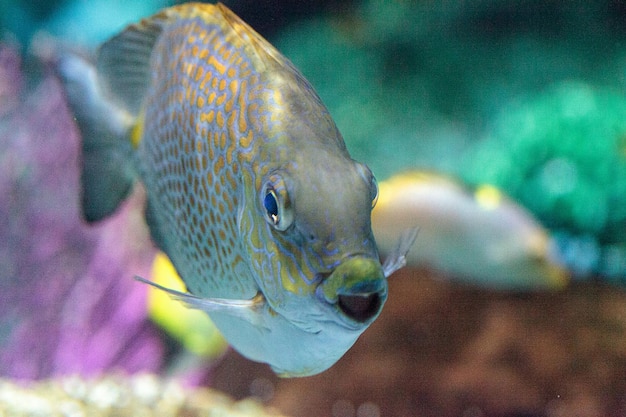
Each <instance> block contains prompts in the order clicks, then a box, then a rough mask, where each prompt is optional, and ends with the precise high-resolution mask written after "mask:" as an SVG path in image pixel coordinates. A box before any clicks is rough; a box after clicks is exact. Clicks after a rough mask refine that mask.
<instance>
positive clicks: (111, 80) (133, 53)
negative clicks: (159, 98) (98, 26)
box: [96, 14, 165, 117]
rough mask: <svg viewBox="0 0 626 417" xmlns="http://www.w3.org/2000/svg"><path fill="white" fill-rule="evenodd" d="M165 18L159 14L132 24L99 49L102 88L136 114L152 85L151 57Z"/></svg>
mask: <svg viewBox="0 0 626 417" xmlns="http://www.w3.org/2000/svg"><path fill="white" fill-rule="evenodd" d="M164 18H165V16H164V15H163V14H157V15H155V16H153V17H152V18H149V19H143V20H142V21H141V22H139V23H137V24H133V25H130V26H128V27H127V28H126V29H125V30H124V31H122V32H121V33H120V34H118V35H117V36H115V37H113V38H111V39H110V40H108V41H107V42H105V43H104V44H103V45H102V46H101V47H100V49H99V51H98V59H97V62H96V68H97V70H98V82H99V87H100V90H101V91H102V93H103V94H104V95H105V96H106V98H107V99H108V100H110V101H111V102H113V103H115V105H117V106H121V107H122V108H124V109H125V110H126V111H127V112H129V113H130V114H131V115H133V116H135V117H136V116H137V115H138V114H139V109H140V107H141V104H142V101H143V99H144V97H145V95H146V92H147V90H148V87H149V86H150V75H151V72H150V56H151V54H152V49H153V47H154V44H155V43H156V41H157V39H158V38H159V35H160V34H161V31H162V29H163V23H164Z"/></svg>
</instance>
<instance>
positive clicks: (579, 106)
mask: <svg viewBox="0 0 626 417" xmlns="http://www.w3.org/2000/svg"><path fill="white" fill-rule="evenodd" d="M224 3H225V4H226V5H227V6H228V7H230V8H231V9H233V11H235V12H236V13H237V14H239V15H240V16H241V17H242V18H243V19H244V20H245V21H247V22H248V23H249V24H250V25H251V26H252V27H254V28H255V29H256V30H257V31H259V32H260V33H261V34H262V35H263V36H265V37H267V38H268V39H269V40H270V42H271V43H273V44H274V45H275V46H276V47H277V48H278V49H279V50H280V51H281V52H282V53H283V54H284V55H286V56H287V57H288V58H289V59H291V60H292V61H293V62H294V64H295V65H296V67H298V68H299V69H300V70H301V71H302V72H303V73H304V75H305V76H306V77H307V78H308V79H309V80H310V81H311V83H312V84H313V85H314V87H315V88H316V90H317V92H318V93H319V95H320V96H321V98H322V100H323V101H324V103H325V104H326V105H327V107H328V108H329V110H330V112H331V114H332V115H333V117H334V119H335V121H336V123H337V125H338V127H339V129H340V131H341V132H342V134H343V135H344V138H345V140H346V143H347V146H348V148H349V150H350V152H351V154H352V156H353V157H354V158H355V159H357V160H359V161H363V162H365V163H367V164H368V165H369V166H370V168H371V169H372V170H373V172H374V174H375V175H376V176H377V178H378V180H379V182H380V183H381V201H380V202H379V205H380V208H379V209H378V210H380V211H379V213H381V214H380V215H379V216H380V217H381V218H383V219H398V220H397V221H396V222H395V223H394V222H391V223H390V224H387V223H384V222H383V221H382V220H381V222H380V224H381V226H380V228H381V230H380V233H381V235H380V239H379V234H377V239H379V240H380V244H381V250H382V251H383V252H385V249H386V247H385V236H384V232H385V231H387V230H392V229H393V228H394V227H398V224H397V223H398V222H401V221H402V220H406V219H408V220H407V221H412V222H417V223H418V224H419V226H420V227H421V228H422V232H421V234H420V236H419V237H418V243H417V244H416V250H417V253H419V254H424V255H423V256H422V257H420V256H418V255H415V256H416V258H415V259H412V258H411V259H410V261H411V266H410V267H408V268H405V269H404V270H402V271H401V272H399V273H398V274H397V275H394V276H393V277H392V278H391V279H390V295H389V301H388V303H387V305H386V306H385V309H384V310H383V313H382V314H381V316H380V318H379V319H378V320H377V321H376V322H375V323H374V324H373V325H372V327H371V328H370V329H369V330H368V331H366V333H365V334H364V335H363V337H362V338H361V339H360V340H359V341H358V342H357V344H356V345H355V347H354V348H353V349H352V350H350V351H349V352H348V354H346V356H345V357H344V358H343V359H342V360H341V361H340V362H339V363H338V364H337V365H335V366H334V367H332V368H331V369H330V370H329V371H327V372H325V373H323V374H321V375H318V376H315V377H310V378H303V379H295V380H281V379H278V378H276V377H275V376H274V375H273V374H272V373H271V371H269V369H268V368H267V367H266V366H264V365H259V364H254V363H251V362H249V361H247V360H245V359H243V358H241V357H240V356H239V355H238V354H237V353H236V352H233V351H232V350H229V349H227V347H226V345H225V344H224V342H223V340H221V338H220V336H219V335H218V334H217V333H216V332H215V330H214V329H213V328H212V327H211V326H210V323H207V322H203V321H202V320H203V317H198V316H190V317H186V316H185V317H186V318H185V320H184V321H185V322H186V323H189V326H188V327H185V328H182V329H181V328H179V327H177V326H176V325H172V324H171V323H169V324H168V319H167V316H168V312H170V316H171V314H174V313H171V312H172V311H174V309H175V308H176V307H175V306H172V305H171V304H167V302H168V300H167V299H164V300H154V296H152V295H150V294H147V291H148V289H147V288H146V287H145V286H143V285H139V284H137V283H136V282H135V281H133V280H132V277H133V276H134V275H141V276H145V277H158V276H163V277H164V279H167V277H168V276H171V275H173V272H171V271H169V270H168V269H167V265H165V264H160V263H158V262H155V255H156V251H155V249H154V248H153V247H152V245H151V243H150V240H149V237H148V232H147V230H146V227H145V224H144V223H143V217H142V216H143V214H142V212H141V197H142V196H141V195H140V193H139V194H137V193H136V194H135V195H134V196H133V198H131V199H130V200H129V201H128V202H127V203H126V204H125V206H124V207H123V208H122V210H120V211H119V212H118V213H117V214H116V216H114V217H113V218H111V219H108V220H106V221H105V222H102V223H100V224H98V225H97V226H91V227H88V226H86V225H85V224H83V223H82V222H81V218H80V214H79V206H78V201H79V199H78V196H79V190H78V158H79V156H78V150H79V140H80V138H79V136H78V132H77V131H76V128H75V126H74V124H73V120H72V116H71V115H70V114H69V112H68V110H67V107H66V105H65V102H64V97H63V94H62V92H61V90H60V86H59V84H58V82H57V80H56V79H55V78H54V77H53V76H52V74H51V71H50V69H49V68H48V67H47V66H46V65H45V64H43V63H42V62H41V61H40V60H39V59H38V58H37V56H40V55H41V51H42V50H44V49H46V48H47V47H48V46H47V45H50V42H52V40H53V39H54V42H62V43H63V44H66V45H68V46H71V47H76V48H81V49H83V50H85V51H91V52H93V51H94V50H95V48H96V47H97V45H98V44H99V43H101V42H102V41H104V40H106V39H107V38H108V37H109V36H111V35H113V34H115V33H117V32H118V31H119V30H121V29H122V28H123V27H124V26H125V25H126V24H128V23H130V22H133V21H136V20H138V19H140V18H141V17H145V16H148V15H150V14H152V13H154V12H156V11H157V10H158V9H160V8H162V7H166V6H168V5H172V4H174V3H173V2H171V1H163V0H153V1H146V0H143V1H138V0H133V1H131V0H126V1H124V2H120V1H117V0H116V1H107V0H90V1H86V0H54V1H48V0H46V1H34V0H32V1H13V0H3V1H2V2H1V3H0V42H1V43H0V191H1V193H0V195H2V198H1V199H0V238H1V239H0V376H2V377H6V378H13V379H18V380H38V379H42V378H48V377H57V376H61V375H73V374H79V375H82V376H85V377H93V376H98V375H101V374H102V373H108V372H117V371H120V370H121V371H124V372H127V373H130V374H133V373H136V372H151V373H156V374H159V375H161V376H163V377H175V378H179V379H181V380H183V381H184V383H185V384H187V385H188V386H190V387H193V386H209V387H212V388H215V389H218V390H221V391H223V392H225V393H227V394H229V395H231V396H233V397H235V398H244V397H249V396H253V397H256V398H257V399H258V400H259V401H261V402H263V403H265V404H268V405H271V406H274V407H276V408H277V409H278V410H280V411H281V412H283V413H285V414H288V415H294V416H333V417H355V416H356V417H366V416H367V417H376V416H468V417H469V416H472V417H474V416H475V417H480V416H585V417H586V416H624V415H626V294H625V293H624V288H625V286H626V2H624V1H622V0H593V1H582V0H565V1H533V0H517V1H507V2H501V1H496V0H474V1H447V0H445V1H439V2H435V1H430V0H390V1H383V0H361V1H357V0H354V1H339V0H332V1H312V0H306V1H305V0H302V1H299V0H292V1H285V0H273V1H269V0H267V1H251V0H241V1H235V0H232V1H224ZM407 171H411V172H415V171H419V172H420V173H421V174H423V175H419V176H410V177H408V180H406V181H400V182H394V181H393V179H394V178H397V176H398V175H404V174H405V173H406V172H407ZM403 178H405V177H403ZM442 178H445V181H441V179H442ZM423 187H425V188H423ZM485 187H487V188H485ZM444 191H445V193H444ZM485 191H488V192H487V193H485ZM446 193H448V194H446ZM444 194H445V195H446V196H447V197H445V198H443V197H441V196H442V195H444ZM386 196H391V197H389V198H387V197H386ZM403 196H415V199H413V200H410V201H409V200H407V201H405V200H403V199H402V198H401V197H403ZM440 197H441V198H442V200H441V201H442V202H441V204H442V206H441V207H444V208H446V209H449V210H444V209H440V210H438V211H436V213H435V214H434V215H432V216H430V217H421V216H422V214H423V213H424V212H426V211H428V210H427V207H428V206H429V204H430V202H432V201H434V200H436V199H438V198H440ZM437 201H439V200H437ZM423 207H426V208H423ZM438 207H439V206H438ZM494 208H495V209H494ZM397 209H402V210H405V211H406V213H408V214H406V216H408V217H402V216H400V215H394V214H392V213H396V212H394V211H393V210H397ZM387 210H389V211H387ZM376 213H377V212H375V215H378V214H376ZM403 213H404V212H403ZM404 215H405V214H403V216H404ZM415 219H418V220H415ZM377 224H379V223H376V219H375V224H374V226H375V231H376V227H377ZM441 225H448V227H447V228H446V227H443V226H441ZM400 226H402V225H400ZM444 229H450V230H445V232H444ZM529 230H530V232H529ZM531 232H532V233H531ZM537 236H539V238H537ZM391 240H393V239H391ZM538 240H540V243H536V242H537V241H538ZM510 241H513V242H515V243H516V244H515V245H512V246H507V245H508V243H506V244H505V243H503V242H510ZM520 242H521V243H520ZM494 248H495V249H494ZM496 249H500V250H496ZM494 251H495V252H497V253H498V255H497V256H495V255H493V253H492V252H494ZM158 259H159V258H157V261H158ZM537 265H539V266H537ZM546 265H547V266H546ZM557 270H558V271H557ZM168 271H169V272H168ZM555 271H557V272H555ZM555 274H557V275H558V276H559V278H558V279H555V278H554V275H555ZM530 276H532V277H533V278H532V279H530V278H528V277H530ZM565 282H567V284H565ZM176 314H184V313H176ZM176 317H180V316H176ZM170 321H171V320H170ZM178 321H179V322H180V321H181V320H178ZM198 329H201V330H198ZM198 333H200V334H202V335H204V336H203V337H201V338H199V340H198V336H197V335H198ZM190 339H193V340H190Z"/></svg>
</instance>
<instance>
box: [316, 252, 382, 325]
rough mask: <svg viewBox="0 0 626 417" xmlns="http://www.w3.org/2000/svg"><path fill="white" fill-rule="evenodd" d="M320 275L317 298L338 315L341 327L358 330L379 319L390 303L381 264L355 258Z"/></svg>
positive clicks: (359, 257) (358, 257)
mask: <svg viewBox="0 0 626 417" xmlns="http://www.w3.org/2000/svg"><path fill="white" fill-rule="evenodd" d="M320 275H321V283H320V284H319V286H318V287H317V289H316V295H317V297H318V298H319V299H320V300H321V301H322V302H323V303H324V304H326V305H327V306H329V307H330V308H331V309H333V310H334V311H335V314H336V316H338V317H339V319H340V322H341V324H343V325H344V326H346V327H348V328H350V329H354V330H356V329H361V328H363V327H366V326H368V325H369V324H370V323H371V322H373V321H374V320H375V319H376V317H378V314H380V311H381V310H382V307H383V305H384V303H385V301H386V300H387V280H386V278H385V275H384V273H383V269H382V266H381V264H380V262H378V260H376V259H373V258H370V257H364V256H353V257H350V258H348V259H346V260H345V261H343V262H342V263H341V264H340V265H339V266H337V267H336V268H335V269H334V270H333V271H332V272H330V273H326V274H320Z"/></svg>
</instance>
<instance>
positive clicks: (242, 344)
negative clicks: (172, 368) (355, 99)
mask: <svg viewBox="0 0 626 417" xmlns="http://www.w3.org/2000/svg"><path fill="white" fill-rule="evenodd" d="M58 71H59V73H60V76H61V79H62V80H63V82H64V85H65V89H66V92H67V96H68V100H69V102H70V106H71V108H72V111H73V112H74V114H75V116H76V120H77V123H78V126H79V129H80V131H81V133H82V136H83V145H82V150H83V153H82V155H83V160H82V163H83V167H82V168H83V171H82V189H83V195H82V204H83V212H84V215H85V217H86V219H87V220H88V221H98V220H100V219H102V218H104V217H106V216H108V215H109V214H111V213H112V212H113V211H114V210H115V209H116V208H117V207H118V205H119V204H120V202H121V201H122V200H123V199H124V198H125V197H126V196H127V195H128V193H129V192H130V190H131V188H132V186H133V183H134V182H135V181H136V180H139V181H140V182H141V183H143V185H144V187H145V189H146V192H147V208H146V219H147V223H148V225H149V228H150V231H151V235H152V238H153V240H154V242H155V243H156V244H157V246H158V247H159V248H160V249H162V250H163V251H164V252H165V253H166V254H167V255H168V257H169V258H170V259H171V261H172V263H173V264H174V266H175V268H176V270H177V272H178V273H179V274H180V276H181V277H182V279H183V281H184V283H185V286H186V287H187V290H188V291H189V293H186V292H178V291H174V290H170V289H167V288H162V289H164V290H165V291H167V292H169V293H170V294H172V295H174V296H176V297H178V298H180V299H182V300H183V301H184V302H186V303H187V304H188V305H190V306H192V307H195V308H198V309H201V310H204V311H206V312H207V313H208V314H209V315H210V317H211V319H212V320H213V322H214V323H215V324H216V325H217V327H218V328H219V329H220V331H221V332H222V333H223V335H224V336H225V338H226V339H227V340H228V342H229V343H230V344H231V345H232V346H233V347H235V349H237V350H238V351H239V352H240V353H242V354H243V355H245V356H247V357H248V358H250V359H253V360H256V361H260V362H266V363H268V364H270V365H271V367H272V368H273V369H274V370H275V371H276V372H277V373H278V374H280V375H283V376H303V375H311V374H315V373H318V372H321V371H323V370H325V369H327V368H328V367H330V366H331V365H333V364H334V363H335V362H336V361H337V360H338V359H339V358H340V357H341V356H342V355H343V354H344V353H345V352H346V351H347V350H348V349H349V348H350V347H351V346H352V344H353V343H354V342H355V341H356V339H357V338H358V336H359V335H360V334H361V333H362V332H363V331H364V330H365V329H366V328H367V327H368V326H369V324H370V323H372V321H373V320H374V319H375V318H376V317H377V316H378V314H379V313H380V311H381V308H382V306H383V304H384V303H385V300H386V298H387V277H388V276H389V275H390V274H391V273H392V272H393V271H395V270H396V269H397V268H399V267H401V266H402V264H403V259H404V254H405V253H406V251H407V250H408V248H409V246H410V245H411V243H412V242H413V239H414V237H415V233H414V232H412V231H409V232H408V233H407V234H406V235H405V237H404V238H403V239H402V240H401V242H400V243H399V244H398V246H397V250H396V251H395V252H394V253H393V254H392V255H391V256H390V257H389V259H388V261H387V262H386V263H385V265H384V266H383V265H381V264H380V262H379V257H378V250H377V247H376V243H375V241H374V236H373V234H372V230H371V218H370V216H371V209H372V206H373V205H374V202H375V201H376V196H377V185H376V182H375V180H374V177H373V175H372V173H371V172H370V170H369V169H368V168H367V167H366V166H365V165H363V164H360V163H358V162H356V161H354V160H353V159H351V158H350V155H349V154H348V151H347V150H346V146H345V144H344V142H343V139H342V137H341V135H340V133H339V131H338V130H337V127H336V126H335V123H334V122H333V120H332V119H331V117H330V115H329V114H328V111H327V109H326V108H325V107H324V105H323V104H322V103H321V101H320V99H319V97H318V96H317V94H316V93H315V92H314V90H313V88H312V87H311V85H310V84H309V83H308V82H307V81H306V80H305V79H304V77H303V76H302V75H301V74H300V72H298V70H297V69H295V68H294V66H293V65H292V64H291V63H290V62H289V61H288V60H287V59H286V58H285V57H283V56H282V55H281V54H280V53H279V52H278V51H277V50H276V49H274V48H273V47H272V46H271V45H270V44H269V43H268V42H267V41H266V40H264V39H263V38H262V37H261V36H260V35H258V34H257V33H256V32H255V31H254V30H253V29H251V28H250V27H249V26H248V25H247V24H246V23H244V22H243V21H242V20H240V19H239V18H238V17H237V16H236V15H235V14H233V13H232V12H231V11H230V10H228V9H227V8H226V7H224V6H223V5H221V4H218V5H209V4H199V3H197V4H194V3H190V4H184V5H180V6H175V7H172V8H168V9H164V10H162V11H161V12H160V13H158V14H156V15H154V16H152V17H150V18H148V19H144V20H142V21H141V22H139V23H137V24H134V25H131V26H129V27H128V28H127V29H126V30H124V31H123V32H122V33H120V34H119V35H117V36H115V37H113V38H112V39H111V40H109V41H107V42H106V43H105V44H103V45H102V47H101V48H100V50H99V53H98V56H97V61H96V64H95V66H93V65H92V64H90V63H89V62H87V61H85V60H83V59H81V58H78V57H76V56H72V55H66V56H64V57H61V58H60V59H59V62H58ZM153 285H154V284H153Z"/></svg>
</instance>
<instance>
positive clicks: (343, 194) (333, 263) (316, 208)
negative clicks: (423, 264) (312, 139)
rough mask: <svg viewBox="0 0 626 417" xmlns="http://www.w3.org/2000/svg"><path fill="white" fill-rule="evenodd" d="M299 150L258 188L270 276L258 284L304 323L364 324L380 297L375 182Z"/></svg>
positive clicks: (359, 168)
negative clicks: (374, 230) (373, 218)
mask: <svg viewBox="0 0 626 417" xmlns="http://www.w3.org/2000/svg"><path fill="white" fill-rule="evenodd" d="M301 155H302V156H300V157H298V158H296V160H295V161H294V162H292V163H289V164H287V165H286V166H285V167H284V169H281V170H276V171H273V172H270V173H269V174H268V175H267V176H266V177H265V179H264V181H262V185H261V188H260V190H259V193H258V199H257V210H258V212H259V214H260V217H262V218H263V219H264V222H263V225H262V227H261V231H260V232H261V234H262V235H263V240H264V242H265V244H266V249H267V251H268V254H270V255H269V258H270V259H271V261H270V263H271V264H272V265H273V268H272V269H273V270H272V271H271V273H270V274H269V275H268V276H267V277H268V278H269V279H265V278H263V277H260V279H259V283H260V287H261V290H262V291H263V293H264V295H265V296H266V298H267V299H268V302H269V303H270V304H271V305H273V306H274V307H275V308H276V310H277V311H278V312H280V313H281V314H284V315H285V316H286V317H288V318H289V319H291V320H292V321H294V322H296V323H297V322H303V323H306V324H304V326H308V327H310V326H312V327H322V326H323V324H322V323H321V322H335V323H336V324H340V325H342V326H347V327H349V328H353V329H361V328H364V327H366V326H367V325H368V324H369V323H371V322H372V321H373V320H374V319H375V318H376V316H377V315H378V313H379V312H380V309H381V308H382V305H383V304H384V301H385V299H386V297H387V281H386V278H385V274H384V273H383V270H382V266H381V263H380V260H379V257H378V250H377V248H376V243H375V240H374V236H373V233H372V230H371V209H372V207H373V203H374V202H375V200H376V197H377V194H378V191H377V190H378V189H377V184H376V180H375V179H374V176H373V175H372V173H371V171H370V170H369V169H368V168H367V167H366V166H364V165H362V164H360V163H358V162H355V161H353V160H352V159H349V158H345V157H344V156H343V155H332V154H324V153H317V154H315V155H312V154H308V155H307V154H306V153H302V154H301ZM268 261H269V259H268ZM291 300H293V301H291ZM305 306H306V308H304V307H305ZM312 317H315V319H312ZM315 321H318V322H319V323H314V322H315Z"/></svg>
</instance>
